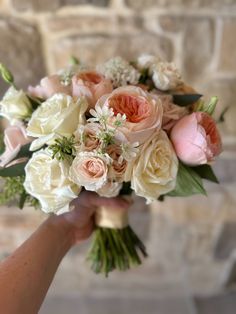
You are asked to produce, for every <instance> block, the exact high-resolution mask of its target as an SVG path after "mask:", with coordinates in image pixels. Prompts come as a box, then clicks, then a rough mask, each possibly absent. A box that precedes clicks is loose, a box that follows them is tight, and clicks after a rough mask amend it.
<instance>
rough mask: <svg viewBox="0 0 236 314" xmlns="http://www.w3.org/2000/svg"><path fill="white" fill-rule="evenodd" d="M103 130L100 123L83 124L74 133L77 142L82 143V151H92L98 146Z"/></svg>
mask: <svg viewBox="0 0 236 314" xmlns="http://www.w3.org/2000/svg"><path fill="white" fill-rule="evenodd" d="M100 131H101V126H100V125H99V124H98V123H88V124H86V125H82V126H80V127H79V128H78V130H77V131H76V132H75V133H74V135H75V139H76V141H77V142H79V143H81V145H80V150H81V151H88V152H90V151H92V150H94V149H96V148H98V146H99V144H100V141H99V139H98V136H97V135H98V133H99V132H100Z"/></svg>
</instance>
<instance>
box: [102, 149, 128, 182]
mask: <svg viewBox="0 0 236 314" xmlns="http://www.w3.org/2000/svg"><path fill="white" fill-rule="evenodd" d="M107 153H108V155H109V156H110V157H111V158H112V164H111V167H110V171H109V172H110V176H111V177H112V178H113V179H116V180H117V181H119V182H121V181H123V178H124V174H125V171H126V168H127V161H126V160H125V159H122V160H121V161H120V156H121V155H122V149H121V146H120V145H116V144H111V145H109V146H108V147H107Z"/></svg>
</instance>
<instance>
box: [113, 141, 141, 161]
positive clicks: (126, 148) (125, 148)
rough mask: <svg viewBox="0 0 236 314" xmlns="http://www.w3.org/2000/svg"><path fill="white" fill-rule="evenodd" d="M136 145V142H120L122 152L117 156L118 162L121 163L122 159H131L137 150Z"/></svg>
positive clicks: (137, 144)
mask: <svg viewBox="0 0 236 314" xmlns="http://www.w3.org/2000/svg"><path fill="white" fill-rule="evenodd" d="M138 146H139V143H138V142H134V143H122V144H121V149H122V154H121V156H120V157H119V160H118V162H119V163H122V161H123V160H124V159H125V160H127V161H131V160H132V159H134V158H135V157H136V156H137V154H138V152H139V148H138Z"/></svg>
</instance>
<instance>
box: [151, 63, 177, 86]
mask: <svg viewBox="0 0 236 314" xmlns="http://www.w3.org/2000/svg"><path fill="white" fill-rule="evenodd" d="M150 72H151V73H152V80H153V83H154V85H155V86H156V88H158V89H160V90H163V91H166V90H170V89H174V88H176V87H177V86H178V85H180V84H182V80H181V76H180V73H179V71H178V69H177V68H176V66H175V65H174V63H170V62H158V63H156V64H155V65H153V66H152V67H151V68H150Z"/></svg>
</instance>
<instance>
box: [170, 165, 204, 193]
mask: <svg viewBox="0 0 236 314" xmlns="http://www.w3.org/2000/svg"><path fill="white" fill-rule="evenodd" d="M194 194H204V195H206V190H205V189H204V186H203V183H202V179H201V177H200V176H199V175H198V174H197V173H196V172H195V171H194V170H193V169H192V168H190V167H188V166H186V165H183V164H182V163H179V170H178V174H177V181H176V187H175V189H174V190H173V191H171V192H169V193H168V194H167V195H169V196H190V195H194Z"/></svg>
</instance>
